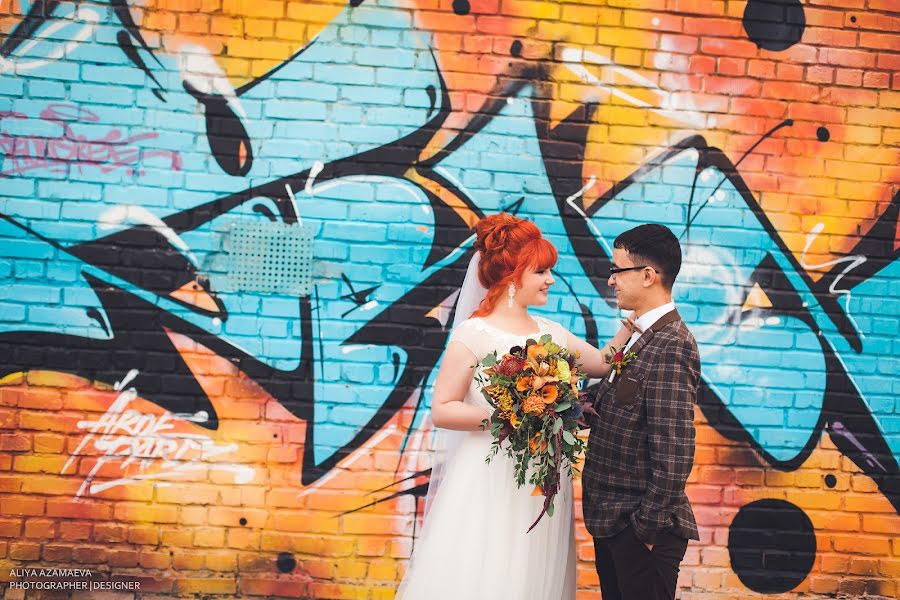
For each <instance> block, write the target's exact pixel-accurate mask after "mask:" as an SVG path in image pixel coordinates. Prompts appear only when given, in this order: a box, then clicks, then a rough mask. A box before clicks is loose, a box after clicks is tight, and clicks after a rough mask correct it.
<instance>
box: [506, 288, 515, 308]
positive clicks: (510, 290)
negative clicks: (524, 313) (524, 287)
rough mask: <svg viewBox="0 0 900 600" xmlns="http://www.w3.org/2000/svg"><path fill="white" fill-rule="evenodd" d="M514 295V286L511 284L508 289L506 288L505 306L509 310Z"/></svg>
mask: <svg viewBox="0 0 900 600" xmlns="http://www.w3.org/2000/svg"><path fill="white" fill-rule="evenodd" d="M515 295H516V284H514V283H511V284H509V287H507V288H506V296H507V298H506V306H508V307H509V308H512V307H513V296H515Z"/></svg>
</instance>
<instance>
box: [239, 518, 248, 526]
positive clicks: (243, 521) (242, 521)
mask: <svg viewBox="0 0 900 600" xmlns="http://www.w3.org/2000/svg"><path fill="white" fill-rule="evenodd" d="M238 523H240V524H241V525H246V524H247V519H245V518H244V517H241V520H240V521H238Z"/></svg>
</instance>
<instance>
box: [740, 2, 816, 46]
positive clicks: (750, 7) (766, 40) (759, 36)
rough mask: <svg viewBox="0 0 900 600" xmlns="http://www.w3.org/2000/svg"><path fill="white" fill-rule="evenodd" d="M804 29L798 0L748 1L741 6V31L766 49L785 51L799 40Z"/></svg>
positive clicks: (804, 25) (801, 9) (802, 13)
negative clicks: (742, 21)
mask: <svg viewBox="0 0 900 600" xmlns="http://www.w3.org/2000/svg"><path fill="white" fill-rule="evenodd" d="M805 29H806V14H804V12H803V5H802V4H801V3H800V0H750V1H749V2H747V6H746V7H745V8H744V31H746V32H747V36H748V37H749V38H750V40H751V41H752V42H753V43H754V44H756V45H757V46H759V47H760V48H763V49H765V50H773V51H776V52H778V51H781V50H787V49H788V48H790V47H791V46H793V45H794V44H796V43H797V42H799V41H800V38H801V37H803V32H804V30H805Z"/></svg>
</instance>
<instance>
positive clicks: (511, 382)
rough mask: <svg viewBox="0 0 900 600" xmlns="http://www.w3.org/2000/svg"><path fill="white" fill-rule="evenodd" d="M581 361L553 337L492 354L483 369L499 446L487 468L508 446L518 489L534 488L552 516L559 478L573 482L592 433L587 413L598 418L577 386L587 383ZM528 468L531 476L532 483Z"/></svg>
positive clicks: (481, 377)
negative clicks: (583, 431) (586, 433)
mask: <svg viewBox="0 0 900 600" xmlns="http://www.w3.org/2000/svg"><path fill="white" fill-rule="evenodd" d="M577 359H578V356H577V355H576V354H572V353H569V352H568V351H567V350H566V349H565V348H562V347H560V346H559V345H558V344H556V343H555V342H554V341H553V339H552V338H551V336H549V335H544V336H543V337H541V339H540V340H538V341H535V340H533V339H529V340H528V341H527V342H526V344H525V347H524V348H522V347H521V346H514V347H513V348H510V350H509V352H507V353H506V354H504V355H503V356H502V357H498V356H497V353H496V352H494V353H491V354H488V355H487V356H486V357H485V358H484V359H483V360H482V361H481V362H480V363H479V365H478V366H480V367H482V370H481V372H480V373H479V375H478V381H479V386H480V387H481V392H482V394H484V397H485V398H486V399H487V401H488V402H489V403H490V404H491V406H493V407H494V411H493V413H492V414H491V418H490V419H489V420H488V419H486V420H485V421H484V427H485V428H488V427H490V431H491V435H493V437H494V440H493V442H491V451H490V453H489V454H488V457H487V459H486V462H490V461H491V459H493V458H494V457H495V456H496V455H497V453H498V452H499V451H500V449H501V444H503V442H508V445H507V447H506V453H507V455H508V456H509V457H510V458H513V459H515V461H516V467H515V478H516V483H517V484H518V486H519V487H522V486H523V485H525V480H526V478H527V479H528V482H529V483H532V484H535V489H534V492H533V495H535V496H538V495H540V496H544V506H543V508H542V509H541V513H540V514H539V515H538V517H537V520H536V521H535V522H534V523H533V524H532V525H531V527H529V528H528V531H531V530H532V529H534V527H535V525H537V524H538V522H540V520H541V518H542V517H543V516H544V513H546V514H548V515H549V516H551V517H552V516H553V498H554V497H555V496H556V493H557V492H558V491H559V474H560V470H561V469H562V468H563V466H564V465H563V462H564V461H565V467H566V468H568V470H569V475H570V476H572V475H574V474H575V473H577V472H578V470H577V469H576V468H575V464H576V463H577V462H578V457H579V455H580V454H581V453H582V452H583V451H584V448H585V446H586V442H585V441H584V440H582V439H580V438H579V437H578V435H577V433H578V430H579V429H580V428H583V427H587V424H586V423H585V422H584V420H583V418H584V415H585V414H586V413H588V414H596V413H595V412H594V409H593V407H592V406H591V404H590V402H589V401H587V400H586V399H585V397H584V396H585V394H584V393H583V392H579V390H578V384H579V382H581V380H583V379H584V374H583V373H582V372H581V371H580V369H581V365H579V364H578V363H577ZM529 467H531V471H530V473H531V475H530V477H529Z"/></svg>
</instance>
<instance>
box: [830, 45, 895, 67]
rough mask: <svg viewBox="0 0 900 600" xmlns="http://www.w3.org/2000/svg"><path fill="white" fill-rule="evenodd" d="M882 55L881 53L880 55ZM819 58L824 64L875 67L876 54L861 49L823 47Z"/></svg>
mask: <svg viewBox="0 0 900 600" xmlns="http://www.w3.org/2000/svg"><path fill="white" fill-rule="evenodd" d="M879 56H880V55H879ZM819 58H820V60H821V62H822V63H823V64H826V65H836V66H840V67H855V68H869V69H871V68H873V67H874V66H875V62H876V61H875V54H874V53H872V52H863V51H861V50H843V49H839V48H821V49H820V50H819Z"/></svg>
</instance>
